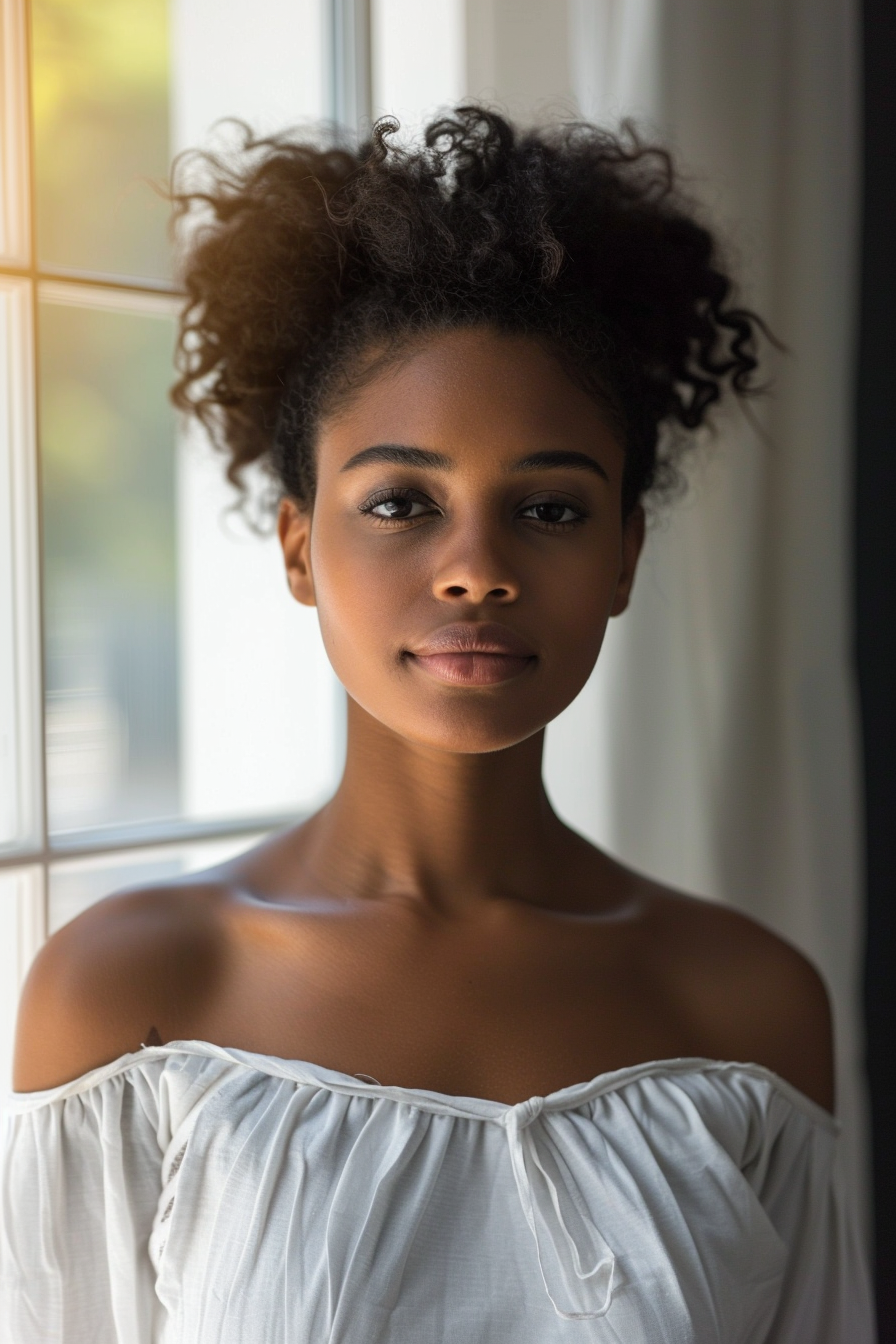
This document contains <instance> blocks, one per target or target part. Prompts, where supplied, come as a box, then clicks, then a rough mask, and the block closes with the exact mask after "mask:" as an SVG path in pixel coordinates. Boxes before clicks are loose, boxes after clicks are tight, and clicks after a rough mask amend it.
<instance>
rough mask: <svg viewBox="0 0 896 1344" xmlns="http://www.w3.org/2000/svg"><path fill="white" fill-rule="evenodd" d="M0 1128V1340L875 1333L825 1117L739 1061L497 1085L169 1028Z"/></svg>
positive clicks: (11, 1107) (354, 1340) (406, 1340)
mask: <svg viewBox="0 0 896 1344" xmlns="http://www.w3.org/2000/svg"><path fill="white" fill-rule="evenodd" d="M3 1123H4V1133H3V1147H2V1167H0V1197H2V1205H0V1339H2V1340H3V1341H4V1344H281V1341H282V1344H455V1341H456V1344H574V1342H575V1344H592V1341H601V1342H602V1344H603V1342H604V1341H606V1342H607V1344H716V1342H718V1344H748V1342H749V1344H872V1339H873V1327H872V1318H871V1307H870V1294H869V1288H868V1281H867V1275H866V1272H865V1267H864V1264H863V1261H862V1256H861V1252H860V1249H859V1246H858V1242H857V1237H856V1229H855V1226H854V1223H853V1219H852V1217H851V1214H850V1211H849V1208H848V1206H847V1201H846V1200H845V1197H844V1190H843V1186H842V1178H841V1175H840V1169H839V1162H838V1135H837V1124H836V1122H835V1121H834V1120H833V1119H832V1117H831V1116H830V1115H828V1114H827V1112H825V1111H824V1110H822V1109H821V1108H820V1107H818V1106H816V1105H815V1104H814V1103H813V1102H811V1101H810V1100H809V1099H808V1098H806V1097H804V1096H803V1095H802V1094H801V1093H799V1092H798V1091H796V1090H795V1089H794V1088H792V1087H790V1086H789V1085H788V1084H786V1083H785V1082H783V1081H782V1080H781V1079H780V1078H778V1077H776V1076H775V1075H774V1074H772V1073H770V1072H769V1071H768V1070H766V1069H763V1068H761V1067H759V1066H756V1065H751V1064H731V1063H720V1062H716V1061H710V1060H699V1059H698V1060H693V1059H690V1060H689V1059H685V1060H667V1061H660V1062H654V1063H649V1064H644V1065H639V1066H636V1067H634V1068H629V1069H622V1070H619V1071H617V1072H614V1073H609V1074H604V1075H601V1076H600V1077H598V1078H595V1079H593V1080H592V1081H591V1082H588V1083H583V1084H580V1085H578V1086H575V1087H570V1088H565V1089H564V1090H562V1091H559V1092H555V1093H553V1094H551V1095H550V1096H548V1097H533V1098H531V1099H529V1100H528V1101H524V1102H520V1103H519V1104H517V1105H505V1104H502V1103H499V1102H495V1101H486V1100H482V1099H478V1098H470V1097H453V1096H447V1095H443V1094H441V1093H437V1092H428V1091H423V1090H415V1089H411V1088H401V1087H387V1086H381V1085H380V1084H375V1083H373V1082H372V1081H361V1080H360V1079H359V1078H355V1077H351V1076H349V1075H347V1074H342V1073H338V1072H334V1071H332V1070H329V1069H325V1068H321V1067H319V1066H317V1065H313V1064H308V1063H302V1062H298V1061H293V1060H283V1059H277V1058H274V1057H271V1056H267V1055H259V1054H253V1053H249V1052H246V1051H241V1050H233V1049H225V1048H223V1047H220V1046H215V1045H211V1044H209V1043H207V1042H202V1041H179V1042H172V1043H171V1044H169V1045H166V1046H158V1047H151V1048H144V1049H143V1050H141V1051H139V1052H137V1053H135V1054H131V1055H126V1056H123V1057H122V1058H121V1059H119V1060H116V1061H115V1062H114V1063H112V1064H109V1065H106V1066H104V1067H103V1068H100V1069H97V1070H95V1071H93V1072H92V1073H89V1074H86V1075H85V1076H84V1077H82V1078H79V1079H76V1080H75V1081H73V1082H71V1083H67V1084H65V1085H64V1086H62V1087H58V1088H54V1089H52V1090H50V1091H47V1092H37V1093H14V1094H12V1095H11V1096H10V1097H9V1098H8V1100H7V1104H6V1106H5V1109H4V1121H3Z"/></svg>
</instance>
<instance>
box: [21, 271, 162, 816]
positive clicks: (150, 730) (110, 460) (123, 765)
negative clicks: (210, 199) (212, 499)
mask: <svg viewBox="0 0 896 1344" xmlns="http://www.w3.org/2000/svg"><path fill="white" fill-rule="evenodd" d="M72 292H73V293H74V294H75V295H77V293H78V291H76V290H74V291H72ZM42 293H44V294H45V295H46V294H52V293H53V291H50V290H47V291H42ZM64 294H65V291H62V290H61V287H60V290H59V292H58V297H63V296H64ZM107 301H108V300H107ZM172 341H173V319H172V318H171V317H170V316H165V315H163V314H161V313H159V312H156V313H139V314H138V313H132V312H122V311H115V310H114V309H106V310H103V309H100V308H93V309H91V308H87V307H82V306H78V305H77V304H76V303H60V302H48V301H44V302H42V303H41V305H40V389H41V390H40V425H41V458H42V468H43V489H44V574H45V593H44V603H45V606H44V610H45V635H46V689H47V704H46V733H47V786H48V804H49V815H50V829H51V831H65V830H70V829H72V828H76V827H82V826H93V825H101V824H109V823H119V824H120V823H123V822H133V821H138V820H144V819H147V818H155V817H167V816H173V815H176V813H177V812H178V810H179V792H178V702H177V574H176V553H175V537H176V485H175V428H174V416H173V413H172V411H171V410H170V408H169V406H168V404H167V402H166V397H165V389H166V387H167V384H168V382H169V381H170V370H171V351H172Z"/></svg>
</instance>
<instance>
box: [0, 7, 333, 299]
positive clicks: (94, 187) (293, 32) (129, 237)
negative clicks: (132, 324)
mask: <svg viewBox="0 0 896 1344" xmlns="http://www.w3.org/2000/svg"><path fill="white" fill-rule="evenodd" d="M0 3H2V0H0ZM32 11H33V19H32V27H33V44H32V49H33V91H34V92H33V101H34V127H35V159H36V198H37V238H38V255H39V258H40V262H41V265H42V266H44V267H45V268H49V269H60V270H73V269H74V270H80V271H85V272H89V273H94V274H107V275H110V274H111V275H118V276H143V277H146V278H150V279H153V278H154V279H166V278H168V277H169V275H170V273H171V256H170V248H169V244H168V241H167V237H166V228H167V223H168V217H169V210H168V207H167V205H166V204H165V202H164V200H162V199H161V197H160V196H159V195H158V194H157V193H155V192H154V191H153V190H152V188H151V186H150V185H149V183H150V182H156V183H160V182H163V181H164V180H165V179H166V178H167V176H168V171H169V165H170V159H171V156H172V154H174V153H177V152H178V151H180V150H181V149H184V148H186V147H190V146H193V145H197V144H200V143H204V142H206V141H207V139H208V134H209V131H210V129H211V126H212V124H213V122H215V121H216V120H217V119H219V118H221V117H242V118H244V119H245V120H247V121H249V122H250V123H251V124H252V125H253V126H254V127H256V128H257V129H259V130H262V131H266V132H267V131H272V130H280V129H282V127H284V126H286V125H290V124H293V123H295V122H297V121H303V120H306V119H308V118H311V119H317V118H320V117H321V116H322V115H324V113H325V111H326V100H327V97H328V89H327V85H328V74H329V71H328V65H329V43H328V36H329V29H328V25H327V23H326V22H325V19H326V14H327V11H328V5H327V3H326V0H255V3H253V4H251V5H248V4H246V0H140V3H139V4H138V3H136V2H135V0H92V3H90V4H87V3H85V2H84V0H32Z"/></svg>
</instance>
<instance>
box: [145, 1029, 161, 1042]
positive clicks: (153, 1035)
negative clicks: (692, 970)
mask: <svg viewBox="0 0 896 1344" xmlns="http://www.w3.org/2000/svg"><path fill="white" fill-rule="evenodd" d="M143 1044H144V1045H164V1044H165V1042H164V1041H163V1040H162V1038H161V1036H160V1035H159V1032H158V1028H156V1027H150V1029H149V1033H148V1035H147V1037H146V1040H145V1041H144V1042H143Z"/></svg>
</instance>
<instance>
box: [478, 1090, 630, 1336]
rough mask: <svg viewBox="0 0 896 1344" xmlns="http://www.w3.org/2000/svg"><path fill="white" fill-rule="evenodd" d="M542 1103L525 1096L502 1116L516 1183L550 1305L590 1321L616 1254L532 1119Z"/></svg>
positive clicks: (608, 1288)
mask: <svg viewBox="0 0 896 1344" xmlns="http://www.w3.org/2000/svg"><path fill="white" fill-rule="evenodd" d="M543 1107H544V1098H543V1097H531V1098H530V1099H529V1100H528V1101H523V1102H520V1103H519V1104H518V1105H516V1106H512V1107H511V1108H510V1109H509V1110H508V1111H507V1112H506V1115H505V1117H504V1126H505V1129H506V1132H507V1142H508V1146H509V1148H510V1160H511V1163H512V1164H513V1175H514V1179H515V1180H516V1188H517V1192H518V1193H519V1197H520V1203H521V1204H522V1206H523V1212H524V1214H525V1215H526V1221H527V1223H528V1224H529V1227H530V1228H531V1230H532V1235H533V1236H534V1238H535V1246H536V1250H537V1252H538V1264H539V1268H540V1270H541V1277H542V1280H543V1282H544V1286H545V1291H546V1292H547V1295H548V1297H549V1298H550V1300H551V1303H552V1305H553V1307H554V1310H555V1311H556V1313H557V1315H558V1316H562V1317H563V1319H564V1320H570V1321H588V1320H594V1319H595V1317H598V1316H604V1315H605V1314H606V1312H607V1311H608V1310H609V1307H610V1302H611V1299H612V1296H613V1279H614V1273H615V1267H616V1257H615V1256H614V1255H613V1252H612V1251H611V1250H610V1248H609V1246H608V1245H607V1243H606V1241H604V1239H603V1237H602V1236H601V1234H600V1231H599V1230H598V1228H597V1227H596V1226H595V1225H594V1222H593V1221H592V1219H591V1217H590V1214H589V1212H588V1210H587V1209H586V1208H585V1206H584V1202H583V1200H582V1198H581V1195H580V1194H579V1192H578V1191H577V1190H576V1188H575V1184H574V1183H568V1182H567V1181H566V1180H564V1178H563V1172H562V1165H561V1163H562V1158H561V1157H560V1155H559V1153H558V1152H556V1150H555V1151H553V1152H552V1151H551V1149H552V1145H551V1143H550V1138H549V1135H548V1134H547V1132H546V1130H545V1126H544V1125H543V1124H541V1123H538V1124H535V1123H533V1122H535V1121H538V1119H539V1117H540V1115H541V1113H542V1109H543ZM539 1142H540V1143H541V1146H542V1151H541V1152H540V1151H539ZM549 1168H553V1172H554V1174H553V1175H552V1174H551V1171H550V1170H549Z"/></svg>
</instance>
